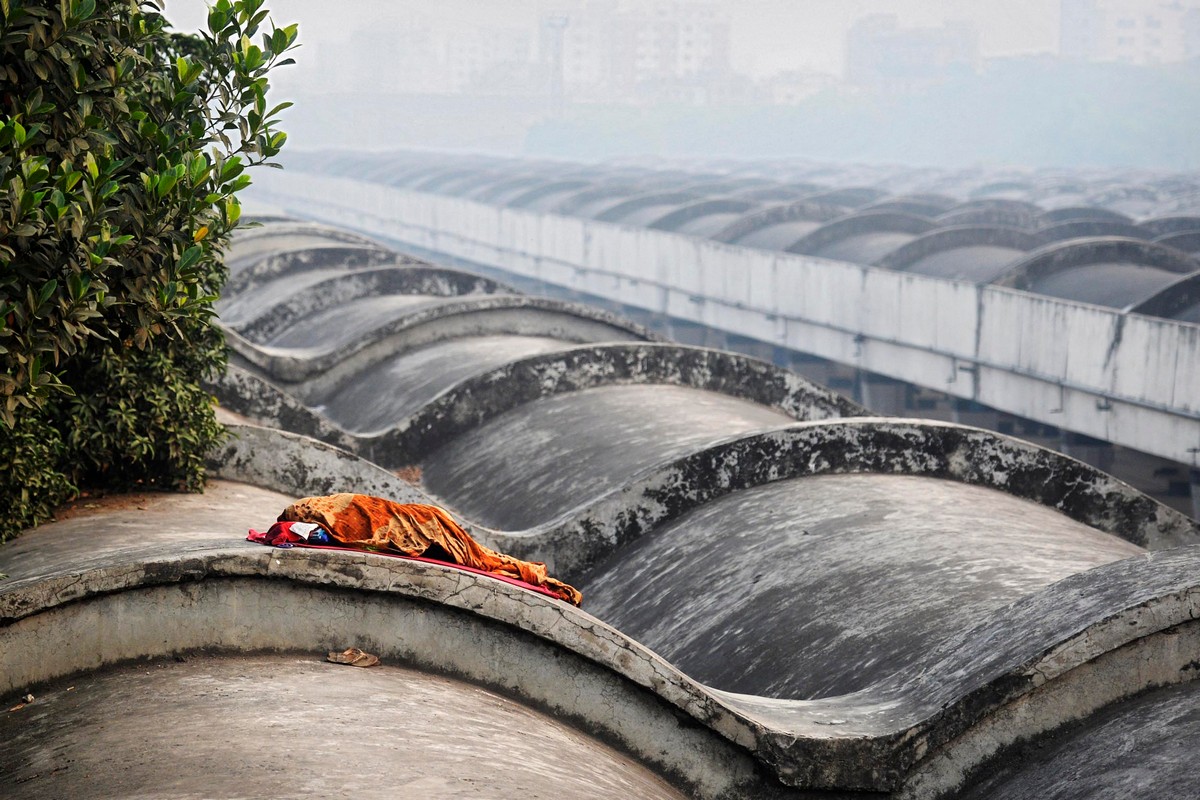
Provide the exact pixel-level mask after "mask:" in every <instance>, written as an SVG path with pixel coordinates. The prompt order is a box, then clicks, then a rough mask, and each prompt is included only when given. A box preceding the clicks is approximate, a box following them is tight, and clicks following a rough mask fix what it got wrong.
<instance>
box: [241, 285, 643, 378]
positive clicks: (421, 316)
mask: <svg viewBox="0 0 1200 800" xmlns="http://www.w3.org/2000/svg"><path fill="white" fill-rule="evenodd" d="M347 306H348V307H347ZM347 306H339V307H334V308H331V309H327V310H326V311H324V312H320V313H318V314H314V315H312V317H310V318H301V319H297V320H295V321H294V322H293V324H292V325H290V326H288V327H286V328H282V329H281V330H279V331H277V332H276V334H275V336H274V338H273V339H272V342H271V345H270V346H260V345H257V344H254V343H252V342H249V341H247V340H246V339H244V338H243V337H241V336H240V335H239V334H238V333H237V332H236V331H228V332H227V336H226V338H227V340H228V341H229V344H230V346H231V347H232V348H233V349H234V352H235V353H237V354H238V355H239V356H241V357H242V358H244V359H245V360H247V361H249V362H250V363H252V364H254V365H256V366H258V367H259V368H261V369H262V370H264V371H265V372H266V373H267V374H268V375H270V376H271V377H273V378H275V379H277V380H281V381H286V382H296V381H302V380H306V379H310V378H315V377H317V376H320V377H321V379H322V380H323V381H325V382H326V383H336V382H339V381H341V380H344V379H345V378H346V377H347V376H350V375H355V374H358V373H360V372H362V371H364V370H366V369H369V368H370V367H371V366H373V365H375V364H378V363H379V362H381V361H383V360H384V359H387V358H390V357H391V356H394V355H396V354H399V353H405V352H408V351H409V350H412V349H415V348H418V347H423V346H427V345H429V344H432V343H434V342H439V341H444V340H447V339H454V338H461V337H464V336H485V335H489V334H503V335H515V336H543V337H552V338H557V339H562V340H563V341H567V342H574V343H585V342H595V341H629V340H634V341H637V340H642V341H653V340H656V339H658V338H659V337H657V336H656V335H654V334H651V333H650V332H648V331H647V330H646V329H645V328H643V327H641V326H639V325H635V324H633V323H631V322H628V321H627V320H623V319H620V318H618V317H616V316H615V315H614V314H610V313H608V312H604V311H598V310H596V309H592V308H588V307H586V306H581V305H578V304H575V303H564V302H561V301H557V300H549V299H546V298H538V297H526V296H522V295H487V296H479V297H465V298H459V297H424V296H419V295H406V296H403V297H401V296H395V295H393V296H390V297H381V298H364V299H362V300H357V301H353V302H351V303H349V304H347ZM343 315H348V319H347V321H346V322H343ZM318 323H319V325H320V327H318ZM331 329H332V330H334V331H337V333H336V334H334V335H331V334H330V330H331ZM343 329H345V330H343ZM350 329H353V330H354V331H355V332H356V333H355V334H354V335H351V333H350V332H349V331H350ZM322 334H324V338H322ZM330 340H333V343H331V342H330ZM339 343H340V344H339Z"/></svg>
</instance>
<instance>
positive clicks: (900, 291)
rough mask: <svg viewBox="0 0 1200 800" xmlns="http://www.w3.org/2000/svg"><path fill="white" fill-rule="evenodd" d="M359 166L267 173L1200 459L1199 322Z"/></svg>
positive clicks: (721, 318)
mask: <svg viewBox="0 0 1200 800" xmlns="http://www.w3.org/2000/svg"><path fill="white" fill-rule="evenodd" d="M357 177H358V178H359V179H355V180H352V179H348V178H337V177H328V176H323V175H314V174H307V175H305V174H291V175H284V176H274V175H273V176H270V178H269V181H268V185H266V188H267V189H268V190H269V191H270V192H272V194H271V197H272V198H274V199H275V200H276V202H280V203H286V204H288V207H289V208H294V209H298V210H301V211H302V213H305V214H310V215H317V216H321V217H323V218H325V219H329V220H334V221H341V222H344V223H345V224H348V225H354V226H357V227H363V228H369V229H370V230H372V231H375V232H377V233H379V234H380V235H384V236H388V237H390V238H391V239H392V240H394V241H402V242H411V243H412V244H413V245H414V246H417V247H421V248H423V249H425V250H428V251H432V252H442V253H447V254H449V255H452V256H454V257H456V258H459V259H463V260H464V261H467V262H473V263H478V264H486V265H489V266H492V267H495V268H498V269H503V270H506V271H508V272H511V273H513V274H516V275H521V276H523V277H525V278H529V279H535V280H539V281H544V282H546V283H551V284H555V285H557V286H561V287H563V288H564V289H567V290H570V291H573V292H579V293H583V294H590V295H594V296H599V297H603V298H606V299H608V300H612V301H615V302H619V303H622V304H624V305H627V306H631V307H635V308H639V309H645V310H646V311H648V312H650V313H654V314H665V315H668V316H670V317H672V318H675V319H680V320H684V321H687V322H694V323H696V324H700V325H706V326H710V327H715V328H717V329H719V330H724V331H727V332H730V333H734V334H737V335H740V336H746V337H750V338H753V339H756V340H759V341H763V342H768V343H771V344H775V345H778V346H781V347H787V348H790V349H795V350H799V351H802V352H808V353H812V354H814V355H818V356H820V357H822V358H828V359H830V360H833V361H837V362H839V363H843V364H849V365H853V366H855V367H858V368H860V369H863V370H867V371H870V372H874V373H878V374H881V375H887V376H889V377H894V378H898V379H901V380H904V381H907V382H910V383H915V384H918V385H923V386H929V387H932V388H936V389H937V390H938V391H944V392H947V393H949V394H951V395H954V396H956V397H963V398H968V399H971V400H973V401H976V402H979V403H981V404H984V405H987V406H989V407H992V408H998V409H1002V410H1005V411H1008V412H1010V413H1013V414H1016V415H1018V416H1021V417H1024V418H1027V419H1034V420H1038V421H1040V422H1043V423H1046V424H1052V425H1055V426H1056V427H1061V428H1065V429H1068V430H1072V431H1075V432H1078V433H1082V434H1086V435H1088V436H1093V437H1095V438H1099V439H1104V440H1105V441H1111V442H1114V443H1116V444H1121V445H1124V446H1127V447H1132V448H1135V449H1138V450H1141V451H1143V452H1150V453H1154V454H1156V455H1159V456H1162V457H1164V458H1169V459H1172V460H1174V461H1178V462H1182V463H1191V462H1192V461H1193V460H1194V458H1193V457H1194V456H1195V454H1194V453H1191V452H1189V451H1190V450H1191V449H1192V448H1195V447H1196V446H1197V441H1200V440H1198V438H1197V435H1198V430H1200V427H1198V425H1200V423H1198V421H1197V416H1196V415H1197V411H1196V409H1195V408H1194V407H1193V406H1194V405H1195V401H1194V398H1196V397H1200V384H1198V383H1197V382H1198V381H1200V372H1198V371H1197V370H1195V369H1189V368H1188V365H1191V364H1194V363H1196V361H1197V356H1196V353H1197V352H1200V336H1197V335H1196V331H1195V330H1194V327H1195V326H1188V325H1183V324H1179V323H1173V322H1169V321H1165V320H1158V319H1149V318H1144V317H1140V316H1137V315H1129V314H1122V313H1120V312H1119V311H1117V310H1115V309H1106V308H1103V307H1098V306H1093V305H1088V304H1082V303H1073V302H1069V301H1061V300H1056V299H1054V298H1050V297H1046V296H1036V295H1030V294H1028V293H1025V292H1018V291H1014V290H1011V289H1004V288H997V287H995V286H990V285H989V286H978V285H972V284H968V283H965V282H962V281H950V280H944V279H939V278H933V277H926V276H922V275H916V274H911V273H904V272H893V271H889V270H883V269H878V268H872V267H863V266H856V265H850V264H841V263H834V262H829V261H824V260H821V259H816V258H805V257H801V256H791V255H787V254H783V253H767V252H763V251H761V250H756V249H753V248H749V247H735V246H728V245H723V244H720V243H717V242H712V241H706V240H702V239H698V238H696V237H689V236H680V235H673V234H668V233H665V232H662V231H653V230H632V229H629V228H626V227H623V226H616V225H606V224H604V223H599V222H594V221H587V220H582V219H572V218H568V217H561V216H557V215H551V214H537V213H533V212H530V211H526V210H521V209H505V208H496V207H490V206H483V205H481V204H478V203H472V202H468V201H465V200H460V199H456V198H446V197H439V196H434V195H422V194H418V193H413V192H405V191H402V190H399V189H393V188H390V187H385V186H381V185H374V184H371V183H370V182H368V180H365V179H362V177H361V176H357ZM931 188H936V187H931ZM1142 244H1144V243H1142ZM1147 353H1151V354H1153V357H1152V358H1149V359H1148V358H1147V356H1146V354H1147Z"/></svg>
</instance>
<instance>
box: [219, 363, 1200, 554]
mask: <svg viewBox="0 0 1200 800" xmlns="http://www.w3.org/2000/svg"><path fill="white" fill-rule="evenodd" d="M240 384H241V386H243V387H249V386H255V385H256V384H257V386H256V388H257V390H258V393H259V394H260V396H261V397H262V398H263V399H262V400H261V401H258V400H255V401H253V402H254V403H256V404H257V405H253V406H251V405H247V406H242V407H240V408H234V410H235V411H238V412H239V413H250V414H252V415H253V414H256V413H257V412H258V409H266V410H268V412H269V411H272V410H274V409H280V410H282V409H286V410H287V413H289V414H294V415H295V417H296V418H298V419H300V420H302V421H301V426H302V429H303V430H306V431H312V432H313V433H315V434H317V435H323V436H325V435H329V436H330V440H331V441H340V442H344V441H345V439H344V438H343V437H346V436H349V434H346V433H344V432H342V431H340V430H338V429H337V428H336V427H335V426H333V425H332V424H331V423H329V422H328V421H325V420H323V419H321V418H320V417H319V416H318V415H316V414H313V413H312V412H311V411H309V410H308V409H304V408H303V407H302V406H299V404H298V403H295V401H291V402H290V403H289V402H288V401H287V400H286V399H284V398H281V397H279V394H280V393H279V392H278V390H274V389H273V387H269V386H268V385H264V384H262V383H259V382H256V381H254V380H253V379H252V378H249V377H243V378H242V379H241V381H240ZM234 390H235V391H236V387H235V388H234ZM224 402H226V403H230V400H228V399H226V400H225V401H224ZM230 404H231V405H232V403H230ZM274 413H281V412H280V411H275V412H274ZM331 433H332V435H330V434H331ZM386 436H387V435H386V434H384V436H382V437H378V438H377V439H373V440H372V439H359V438H353V439H351V440H350V442H349V444H350V445H351V449H352V450H353V451H355V452H358V453H375V454H377V453H378V452H379V450H380V449H381V446H380V445H377V444H376V442H378V441H380V440H383V441H386ZM383 446H386V445H383ZM347 455H348V454H347ZM404 465H407V464H404ZM398 466H399V464H398ZM839 473H891V474H906V475H924V476H928V477H931V478H941V479H946V480H952V481H957V482H961V483H967V484H972V485H977V486H984V487H987V488H991V489H995V490H997V491H1001V492H1004V493H1006V494H1010V495H1013V496H1015V497H1019V498H1022V499H1025V500H1030V501H1032V502H1036V503H1039V504H1041V505H1044V506H1049V507H1051V508H1055V509H1057V510H1058V511H1059V512H1060V513H1062V514H1064V515H1066V516H1067V517H1069V518H1071V519H1073V520H1076V521H1078V522H1081V523H1083V524H1085V525H1089V526H1091V527H1093V528H1096V529H1098V530H1101V531H1104V532H1106V533H1110V534H1113V535H1115V536H1119V537H1121V538H1123V539H1126V540H1127V541H1130V542H1132V543H1134V544H1137V545H1140V546H1142V547H1147V548H1151V549H1162V548H1168V547H1175V546H1179V545H1183V544H1190V543H1193V542H1196V541H1200V523H1197V522H1195V521H1193V520H1191V519H1190V518H1188V517H1186V516H1185V515H1183V514H1181V513H1179V512H1177V511H1175V510H1174V509H1171V508H1169V507H1167V506H1165V505H1163V504H1161V503H1159V502H1157V501H1155V500H1153V499H1152V498H1150V497H1148V496H1146V495H1144V494H1142V493H1141V492H1138V491H1137V490H1136V489H1134V488H1133V487H1131V486H1129V485H1128V484H1125V483H1123V482H1121V481H1119V480H1117V479H1116V478H1113V477H1112V476H1110V475H1107V474H1106V473H1103V472H1100V471H1099V470H1096V469H1095V468H1093V467H1091V466H1088V465H1087V464H1084V463H1083V462H1080V461H1077V460H1075V459H1072V458H1070V457H1068V456H1064V455H1062V454H1060V453H1057V452H1055V451H1053V450H1048V449H1045V448H1041V447H1037V446H1035V445H1031V444H1028V443H1025V442H1022V441H1020V440H1018V439H1013V438H1010V437H1007V436H1003V435H1000V434H995V433H992V432H990V431H985V430H982V429H977V428H970V427H967V426H963V425H955V424H953V423H942V422H930V421H924V420H903V419H883V418H872V417H852V418H848V419H832V420H823V421H819V422H802V423H796V424H794V425H789V426H786V427H782V428H779V429H777V430H774V431H768V432H765V433H755V434H751V435H742V436H734V437H730V438H728V439H726V440H725V441H722V442H719V443H717V444H715V445H712V446H709V447H705V448H702V449H699V450H696V451H694V452H692V453H689V454H687V455H686V456H683V457H681V458H678V459H673V460H671V461H669V462H666V463H661V464H658V465H655V466H652V467H650V468H647V469H645V470H642V471H641V472H639V473H636V474H634V475H631V476H630V478H629V479H628V480H627V481H626V483H625V484H624V485H623V486H621V487H620V488H618V489H615V490H613V491H611V492H608V493H606V494H604V495H601V496H599V497H593V498H590V499H587V500H585V501H584V502H582V503H581V504H580V505H578V506H576V507H575V508H573V509H571V510H570V511H567V512H565V513H564V514H561V515H559V516H558V517H556V518H554V519H552V520H548V521H546V522H544V523H542V524H541V525H538V526H535V527H533V528H529V529H526V530H522V531H502V530H495V529H492V528H487V527H485V526H482V525H479V524H477V523H474V522H473V521H471V520H465V519H464V520H463V522H464V524H465V527H467V529H468V530H470V531H471V532H472V533H473V534H475V535H478V536H480V538H482V539H485V540H486V541H488V542H491V543H495V544H496V546H498V547H501V549H504V550H506V551H508V552H511V553H512V554H513V555H516V556H518V557H521V558H529V559H535V560H539V561H544V562H546V563H547V564H548V565H550V566H551V568H552V569H554V570H555V571H557V572H560V573H563V574H565V575H568V576H573V575H577V574H579V573H580V572H582V571H584V570H586V569H587V568H589V567H590V566H592V565H594V564H595V563H597V562H598V561H600V560H601V559H603V558H604V557H606V556H607V555H608V554H609V553H611V551H612V550H613V549H614V548H616V547H620V546H621V545H624V544H626V543H628V542H630V541H632V540H634V539H636V538H637V537H639V536H642V535H644V534H646V533H648V532H649V531H651V530H653V529H654V528H656V527H657V526H659V525H661V524H663V523H664V522H666V521H668V520H670V519H673V518H676V517H678V516H680V515H682V514H684V513H686V512H687V511H690V510H692V509H694V508H697V507H699V506H701V505H703V504H705V503H707V502H710V501H712V500H714V499H716V498H718V497H722V496H724V495H727V494H730V493H732V492H735V491H738V490H742V489H748V488H751V487H754V486H758V485H762V484H765V483H770V482H773V481H779V480H786V479H790V478H801V477H809V476H814V475H823V474H839ZM222 476H223V477H229V478H231V479H242V478H238V477H237V476H236V475H226V474H224V473H222ZM249 482H255V481H249ZM439 502H440V500H439ZM449 505H453V504H452V503H449Z"/></svg>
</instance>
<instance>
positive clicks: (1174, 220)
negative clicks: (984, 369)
mask: <svg viewBox="0 0 1200 800" xmlns="http://www.w3.org/2000/svg"><path fill="white" fill-rule="evenodd" d="M390 158H392V159H394V160H395V161H396V162H398V163H401V164H403V163H407V162H409V161H415V162H424V161H425V160H427V159H428V158H430V156H429V154H420V155H415V154H395V155H393V156H391V157H390ZM435 158H436V159H437V161H438V164H439V166H438V167H436V168H435V169H432V171H431V169H430V168H429V167H428V165H425V166H426V169H423V170H414V172H413V174H412V177H411V179H409V180H407V181H404V180H401V181H399V182H397V181H396V180H395V179H389V180H390V182H391V183H392V184H393V185H397V186H402V187H404V188H410V189H413V190H418V191H422V189H421V186H422V184H423V183H424V185H429V181H431V180H434V178H432V177H431V175H433V174H437V175H449V174H453V175H456V176H459V178H460V179H461V177H462V175H464V174H466V173H469V172H470V170H472V169H474V170H476V175H477V185H476V189H475V191H474V193H473V194H471V193H469V192H468V193H466V194H468V195H469V196H473V197H474V198H475V199H477V200H482V201H484V202H490V203H495V204H499V205H503V204H505V203H506V202H512V203H513V204H514V205H516V206H519V207H530V208H536V209H538V210H543V211H549V212H552V213H557V214H566V215H577V216H582V217H588V218H595V219H600V220H605V221H612V222H619V223H621V224H625V225H635V226H636V225H642V226H646V227H652V228H661V229H664V230H671V231H676V232H679V233H684V234H690V235H694V236H701V237H706V238H713V239H716V240H717V241H722V242H728V243H731V244H739V245H744V246H749V247H757V248H763V249H768V250H783V251H790V252H801V253H806V254H809V255H815V256H820V257H825V258H832V259H837V260H843V261H851V262H856V263H862V264H880V265H887V264H891V263H896V264H900V263H905V264H911V266H908V267H906V268H907V269H909V270H910V271H912V272H916V273H920V274H926V275H931V276H936V277H944V278H955V279H959V280H970V281H977V282H984V283H986V282H991V281H999V282H1001V283H1002V284H1003V285H1018V284H1019V283H1020V281H1019V280H1017V279H1016V278H1014V277H1012V276H1013V275H1019V274H1021V273H1022V272H1023V270H1024V269H1025V264H1024V262H1025V260H1026V259H1027V257H1029V255H1030V254H1031V253H1032V252H1033V251H1034V250H1035V249H1037V247H1039V246H1041V245H1045V244H1049V243H1055V242H1058V243H1061V244H1063V245H1064V246H1066V245H1071V246H1074V243H1075V242H1076V240H1080V239H1104V240H1108V241H1111V242H1114V243H1115V242H1117V241H1118V240H1122V239H1140V240H1145V241H1150V240H1154V239H1158V238H1160V237H1164V236H1168V235H1171V234H1183V233H1189V232H1197V231H1200V216H1197V215H1198V214H1200V177H1197V176H1195V175H1187V174H1184V175H1164V174H1155V173H1152V172H1148V171H1138V170H1127V171H1100V170H1096V171H1093V172H1086V171H1077V172H1061V171H1052V170H1044V171H1041V172H1030V171H1019V170H1003V169H996V170H986V169H967V170H959V171H953V172H947V171H939V170H929V169H927V170H917V169H910V168H903V167H893V166H886V165H875V166H871V165H852V164H851V165H831V164H810V163H805V162H801V161H787V160H773V161H769V162H754V161H734V160H723V161H722V160H716V161H709V162H680V163H678V164H673V165H671V166H669V167H667V168H662V167H661V166H659V167H650V166H645V165H643V164H642V163H641V162H639V161H637V160H626V161H625V162H621V163H619V164H618V163H614V164H589V165H583V164H574V163H571V162H562V161H559V162H555V161H537V160H524V159H516V158H500V157H483V156H453V155H442V156H437V157H435ZM336 169H341V170H342V171H343V172H345V173H346V174H351V175H353V176H354V177H355V178H358V179H366V180H371V179H373V176H379V175H382V174H389V175H390V174H396V173H394V172H389V171H388V169H387V167H381V166H380V165H379V164H378V163H376V162H374V161H373V162H371V163H370V164H367V163H364V162H361V161H343V162H340V163H339V165H338V166H337V167H336ZM505 174H508V175H510V176H511V177H509V178H508V179H507V180H508V184H506V185H511V186H520V187H521V189H520V191H519V192H516V193H515V194H508V195H504V193H503V192H501V193H497V191H496V190H495V187H497V186H499V185H501V184H505V179H504V178H503V177H502V176H503V175H505ZM567 179H569V181H568V180H567ZM467 180H468V181H469V178H468V179H467ZM524 198H534V200H528V199H524ZM543 200H544V202H542V201H543ZM531 202H532V203H534V205H529V203H531ZM738 204H744V205H742V206H740V207H739V205H738ZM820 209H824V210H820ZM830 212H832V213H830ZM900 218H906V219H910V220H912V219H924V220H928V222H926V223H924V224H923V225H916V224H915V223H912V222H911V221H910V224H908V225H900V224H898V223H896V224H893V225H891V227H890V228H889V227H887V226H885V225H882V224H880V220H884V219H892V220H896V219H900ZM871 220H874V221H875V222H876V225H875V227H873V228H871V229H869V230H868V229H867V227H866V226H868V224H869V222H870V221H871ZM860 226H862V227H860ZM965 228H973V229H981V230H982V229H998V228H1004V229H1012V228H1016V229H1020V230H1024V231H1027V232H1029V233H1030V234H1032V235H1034V236H1036V237H1037V238H1038V242H1037V243H1036V244H1032V243H1026V244H1022V245H1020V246H1014V245H1012V244H1010V243H1003V244H998V245H992V244H987V243H975V244H972V245H966V244H964V245H959V246H957V247H955V248H952V251H941V252H938V253H932V252H931V253H930V254H929V255H928V256H927V257H924V258H923V259H922V260H920V261H919V262H912V261H911V253H912V252H913V250H912V249H911V248H910V245H912V244H913V243H914V240H915V239H917V238H918V237H920V238H926V237H930V238H929V239H928V240H927V242H936V241H943V240H939V239H938V238H937V236H938V235H939V234H942V232H943V231H946V232H948V233H947V234H946V235H947V236H948V237H950V238H953V237H954V236H955V235H956V234H953V233H949V232H950V231H954V230H959V229H965ZM810 237H813V238H810ZM1009 238H1010V240H1011V239H1012V237H1009ZM1162 244H1164V245H1170V246H1174V247H1178V248H1179V249H1180V250H1182V251H1184V252H1185V253H1186V255H1187V259H1188V260H1187V262H1186V266H1185V267H1184V268H1181V269H1182V271H1183V272H1187V273H1200V261H1198V260H1197V255H1196V253H1197V250H1200V248H1198V247H1195V246H1193V245H1194V242H1192V240H1191V239H1190V238H1183V239H1176V240H1169V241H1164V242H1162ZM1143 261H1144V259H1140V258H1139V259H1134V260H1128V259H1118V260H1117V261H1114V262H1111V264H1110V266H1109V267H1105V268H1099V267H1095V268H1090V269H1088V270H1084V271H1076V272H1071V273H1063V274H1062V275H1061V276H1060V279H1059V280H1053V281H1049V282H1047V283H1044V284H1041V283H1037V282H1026V283H1025V284H1023V288H1025V289H1026V290H1027V291H1033V292H1044V293H1045V294H1049V295H1052V296H1056V297H1063V298H1069V299H1075V300H1079V301H1082V302H1090V303H1098V304H1100V305H1106V306H1110V307H1115V308H1129V307H1134V306H1138V305H1139V304H1141V303H1142V302H1143V301H1144V300H1145V299H1146V298H1147V296H1148V295H1150V294H1152V293H1154V292H1155V291H1156V290H1159V289H1162V288H1165V287H1166V286H1168V285H1169V281H1167V279H1166V278H1165V277H1164V276H1162V275H1155V274H1151V273H1148V272H1146V268H1147V266H1148V265H1147V264H1145V263H1143ZM1179 302H1182V300H1181V301H1179ZM1178 304H1179V303H1174V304H1168V305H1172V306H1174V305H1178ZM1145 307H1146V308H1151V307H1156V306H1145ZM1178 318H1179V319H1184V320H1187V319H1190V318H1189V317H1186V316H1185V317H1178Z"/></svg>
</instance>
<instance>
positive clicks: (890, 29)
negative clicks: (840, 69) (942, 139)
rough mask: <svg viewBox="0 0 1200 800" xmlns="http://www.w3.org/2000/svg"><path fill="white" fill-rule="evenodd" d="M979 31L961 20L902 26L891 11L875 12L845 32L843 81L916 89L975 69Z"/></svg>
mask: <svg viewBox="0 0 1200 800" xmlns="http://www.w3.org/2000/svg"><path fill="white" fill-rule="evenodd" d="M978 64H979V34H978V33H977V32H976V30H975V29H974V28H973V27H971V26H970V25H969V24H967V23H965V22H947V23H946V24H945V25H943V26H941V27H938V28H901V27H900V26H899V23H898V20H897V18H896V16H895V15H891V14H876V15H872V16H869V17H864V18H863V19H861V20H859V21H858V22H856V23H855V24H854V25H853V26H852V27H851V28H850V30H849V32H848V33H847V34H846V80H847V81H848V82H849V83H852V84H858V85H862V86H880V85H883V86H890V87H895V88H919V87H920V86H923V85H927V84H929V83H936V82H938V81H940V80H944V79H945V78H947V77H949V76H952V75H954V74H964V73H969V72H973V71H975V69H976V68H977V67H978Z"/></svg>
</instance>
